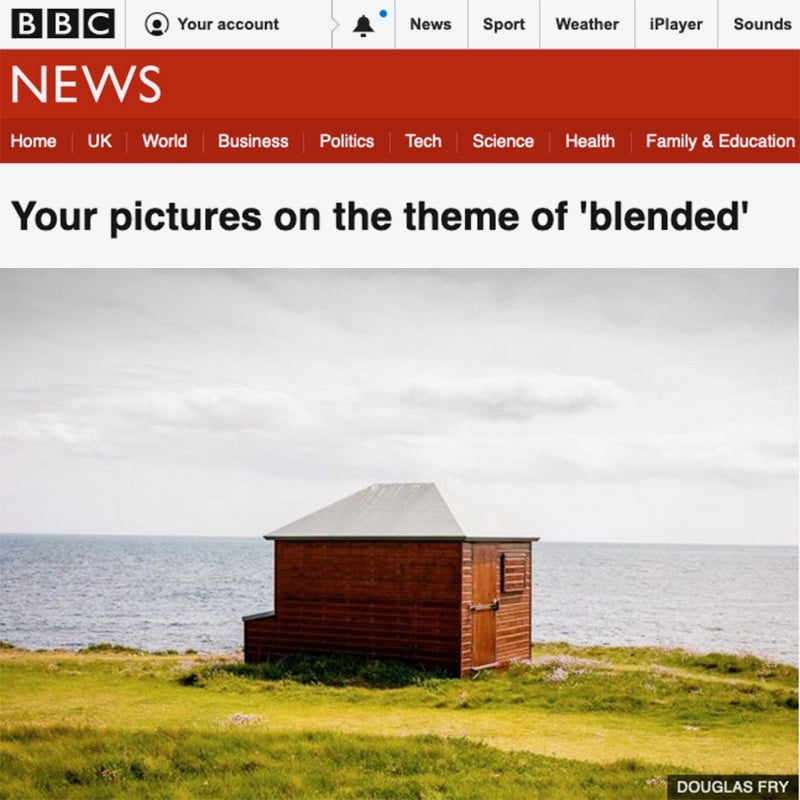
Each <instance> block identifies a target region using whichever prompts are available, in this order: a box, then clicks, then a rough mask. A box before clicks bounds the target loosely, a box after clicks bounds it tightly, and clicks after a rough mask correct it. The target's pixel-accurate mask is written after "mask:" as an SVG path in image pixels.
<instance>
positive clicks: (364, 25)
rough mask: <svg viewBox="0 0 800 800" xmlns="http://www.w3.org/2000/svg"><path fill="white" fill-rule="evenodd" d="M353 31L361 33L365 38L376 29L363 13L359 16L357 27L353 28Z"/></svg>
mask: <svg viewBox="0 0 800 800" xmlns="http://www.w3.org/2000/svg"><path fill="white" fill-rule="evenodd" d="M353 33H360V34H361V38H362V39H364V38H365V37H366V35H367V34H368V33H375V31H374V30H372V25H370V24H369V19H368V18H367V17H365V16H364V15H363V14H362V15H361V16H360V17H359V18H358V22H357V23H356V26H355V28H353Z"/></svg>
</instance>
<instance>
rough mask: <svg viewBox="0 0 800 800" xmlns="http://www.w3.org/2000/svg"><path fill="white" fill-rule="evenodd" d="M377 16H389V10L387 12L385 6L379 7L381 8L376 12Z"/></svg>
mask: <svg viewBox="0 0 800 800" xmlns="http://www.w3.org/2000/svg"><path fill="white" fill-rule="evenodd" d="M378 16H379V17H388V16H389V12H388V11H387V10H386V9H385V8H382V9H381V10H380V11H379V12H378Z"/></svg>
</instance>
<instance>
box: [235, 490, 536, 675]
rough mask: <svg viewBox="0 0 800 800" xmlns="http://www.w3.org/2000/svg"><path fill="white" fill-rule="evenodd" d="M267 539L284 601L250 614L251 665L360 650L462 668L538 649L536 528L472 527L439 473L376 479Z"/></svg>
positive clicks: (503, 661)
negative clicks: (453, 505)
mask: <svg viewBox="0 0 800 800" xmlns="http://www.w3.org/2000/svg"><path fill="white" fill-rule="evenodd" d="M264 538H265V539H268V540H274V542H275V549H274V553H275V561H274V567H275V595H274V609H273V610H272V611H268V612H266V613H262V614H253V615H250V616H247V617H244V654H245V661H247V662H248V663H258V662H263V661H271V660H275V659H279V658H281V657H284V656H286V655H289V654H294V653H300V652H302V653H353V654H358V655H364V656H371V657H376V658H387V659H389V658H391V659H402V660H405V661H408V662H412V663H415V664H420V665H424V666H429V667H437V668H439V669H443V670H446V671H447V672H449V673H450V674H453V675H462V676H463V675H469V674H471V673H473V672H475V671H477V670H480V669H486V668H490V667H500V666H504V665H507V664H508V663H509V662H510V661H512V660H517V659H519V660H524V659H528V658H529V657H530V643H531V634H532V626H531V569H532V565H531V550H532V548H531V542H532V541H536V538H537V537H532V536H527V537H505V538H489V537H470V536H466V535H465V534H464V532H463V531H462V530H461V528H460V526H459V524H458V523H457V522H456V520H455V518H454V517H453V515H452V513H451V512H450V509H449V508H448V507H447V504H446V503H445V501H444V500H443V499H442V496H441V495H440V494H439V491H438V489H437V488H436V486H435V485H434V484H432V483H390V484H380V483H379V484H373V485H372V486H368V487H367V488H366V489H363V490H362V491H360V492H357V493H356V494H353V495H350V496H349V497H345V498H344V499H342V500H339V501H338V502H336V503H333V504H332V505H329V506H326V507H325V508H322V509H320V510H319V511H316V512H314V513H313V514H310V515H308V516H306V517H303V518H302V519H299V520H297V521H296V522H293V523H291V524H289V525H286V526H285V527H282V528H279V529H278V530H276V531H274V532H273V533H271V534H268V535H267V536H265V537H264Z"/></svg>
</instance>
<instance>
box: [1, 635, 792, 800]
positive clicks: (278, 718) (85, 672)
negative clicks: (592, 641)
mask: <svg viewBox="0 0 800 800" xmlns="http://www.w3.org/2000/svg"><path fill="white" fill-rule="evenodd" d="M0 649H1V650H2V652H0V692H2V694H1V695H0V697H1V699H2V715H1V716H0V733H2V743H1V744H0V759H2V760H1V761H0V774H2V776H3V779H2V781H1V782H0V798H8V800H11V799H12V798H13V799H14V800H17V798H20V800H25V799H26V798H44V797H48V798H49V797H59V798H60V797H64V798H70V797H81V798H94V797H98V798H100V797H102V798H106V797H107V798H116V797H120V798H122V797H147V798H162V797H163V798H195V797H198V798H201V797H229V796H230V797H246V798H250V797H253V798H259V797H265V798H266V797H269V798H284V797H285V798H303V800H305V798H312V799H313V798H317V797H319V798H323V797H324V798H361V797H363V798H379V799H380V800H383V798H395V797H396V798H417V799H418V800H419V798H448V800H449V799H450V798H462V797H463V798H475V800H480V798H482V797H487V798H489V797H491V798H497V797H514V798H542V800H547V799H548V798H563V797H570V798H575V799H576V800H579V799H580V798H591V800H606V799H607V800H612V798H613V800H625V799H626V798H648V797H659V798H663V796H664V794H665V789H664V784H663V780H664V779H665V777H666V775H667V774H669V773H670V772H686V771H700V772H721V773H722V772H745V773H746V772H765V773H769V772H773V773H781V772H795V771H796V765H797V670H796V669H794V668H793V667H789V666H786V665H775V664H768V663H765V662H762V661H759V660H758V659H753V658H751V657H737V656H728V655H718V654H709V655H698V654H692V653H686V652H685V651H677V650H657V649H652V648H635V649H634V648H575V647H571V646H569V645H566V644H552V645H543V646H537V647H535V648H534V652H533V665H532V666H530V667H523V666H515V667H512V668H511V669H510V670H508V671H507V672H505V673H501V674H496V673H482V674H481V675H480V676H479V677H478V678H477V679H475V680H456V679H449V678H442V677H440V676H435V675H430V674H428V673H424V672H419V671H417V670H413V669H410V668H408V667H407V666H404V665H397V664H382V663H380V662H369V661H366V662H365V661H359V660H357V659H348V658H341V659H337V658H334V659H330V658H329V659H323V660H321V661H320V660H315V659H308V658H306V659H291V660H287V661H286V662H284V663H282V664H280V665H269V666H268V667H261V666H259V667H251V666H246V665H242V664H240V663H237V661H236V659H232V658H223V657H209V656H202V655H196V654H184V655H171V654H161V655H156V654H151V653H143V652H140V651H133V652H130V651H129V650H128V649H127V648H122V647H119V646H114V645H102V646H100V647H95V648H92V649H87V651H85V652H82V653H71V652H57V651H50V652H36V653H32V652H28V651H24V650H20V649H17V648H0Z"/></svg>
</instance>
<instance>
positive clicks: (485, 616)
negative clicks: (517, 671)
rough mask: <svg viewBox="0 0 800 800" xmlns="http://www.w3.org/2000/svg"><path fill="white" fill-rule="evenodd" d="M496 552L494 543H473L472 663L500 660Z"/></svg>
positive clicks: (477, 665) (476, 664) (484, 663)
mask: <svg viewBox="0 0 800 800" xmlns="http://www.w3.org/2000/svg"><path fill="white" fill-rule="evenodd" d="M497 608H498V601H497V553H496V551H495V546H494V545H492V544H474V545H472V605H471V606H470V612H471V613H472V667H473V668H475V667H485V666H489V665H490V664H494V663H495V661H496V660H497V657H496V651H495V643H496V642H495V639H496V637H495V629H496V616H497Z"/></svg>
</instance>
